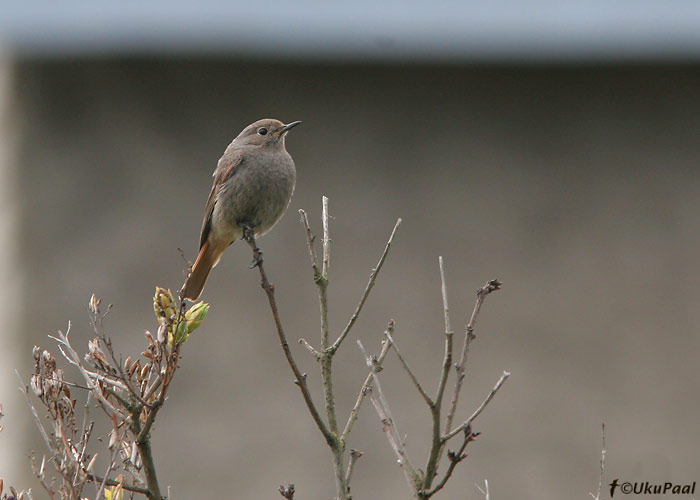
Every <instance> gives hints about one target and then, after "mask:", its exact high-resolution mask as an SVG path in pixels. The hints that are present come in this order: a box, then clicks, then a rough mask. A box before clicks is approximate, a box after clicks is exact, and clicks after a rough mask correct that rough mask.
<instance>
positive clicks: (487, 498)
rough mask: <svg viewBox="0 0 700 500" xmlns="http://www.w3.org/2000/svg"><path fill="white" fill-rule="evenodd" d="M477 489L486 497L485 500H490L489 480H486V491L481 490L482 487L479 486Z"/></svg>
mask: <svg viewBox="0 0 700 500" xmlns="http://www.w3.org/2000/svg"><path fill="white" fill-rule="evenodd" d="M476 487H477V489H478V490H479V491H480V492H481V494H482V495H484V500H490V498H491V497H490V493H489V480H488V479H484V488H485V490H482V489H481V486H479V485H478V484H477V485H476Z"/></svg>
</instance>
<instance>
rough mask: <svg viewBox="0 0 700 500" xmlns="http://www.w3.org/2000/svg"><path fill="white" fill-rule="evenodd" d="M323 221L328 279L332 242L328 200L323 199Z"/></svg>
mask: <svg viewBox="0 0 700 500" xmlns="http://www.w3.org/2000/svg"><path fill="white" fill-rule="evenodd" d="M322 205H323V208H322V212H321V220H322V222H323V271H322V273H323V275H324V276H325V277H326V278H328V271H329V264H330V260H331V240H330V237H329V235H328V198H327V197H326V196H324V197H323V198H322Z"/></svg>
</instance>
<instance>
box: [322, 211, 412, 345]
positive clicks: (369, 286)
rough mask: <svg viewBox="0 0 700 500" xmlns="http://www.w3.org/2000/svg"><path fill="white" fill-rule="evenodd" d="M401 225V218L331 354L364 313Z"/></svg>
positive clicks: (397, 221)
mask: <svg viewBox="0 0 700 500" xmlns="http://www.w3.org/2000/svg"><path fill="white" fill-rule="evenodd" d="M399 224H401V219H400V218H399V219H396V224H394V229H393V230H392V231H391V235H390V236H389V241H387V243H386V246H385V247H384V251H383V252H382V256H381V257H380V258H379V262H378V263H377V266H376V267H375V268H374V269H372V272H371V273H370V275H369V281H368V282H367V286H366V287H365V291H364V292H363V293H362V297H360V302H359V303H358V304H357V307H356V308H355V312H354V313H352V316H351V317H350V320H349V321H348V324H347V325H346V326H345V329H343V331H342V333H341V334H340V336H339V337H338V339H337V340H336V341H335V342H334V343H333V345H332V346H331V347H330V348H329V349H330V351H331V352H335V351H337V350H338V348H339V347H340V344H342V343H343V340H345V337H347V335H348V333H350V329H351V328H352V327H353V325H354V324H355V321H357V318H358V316H359V315H360V311H362V307H363V306H364V305H365V301H366V300H367V296H368V295H369V292H370V291H371V290H372V287H374V282H375V281H376V280H377V275H378V274H379V271H380V270H381V269H382V265H384V261H385V260H386V256H387V254H388V253H389V249H390V248H391V244H392V243H393V242H394V235H395V234H396V229H397V228H398V227H399Z"/></svg>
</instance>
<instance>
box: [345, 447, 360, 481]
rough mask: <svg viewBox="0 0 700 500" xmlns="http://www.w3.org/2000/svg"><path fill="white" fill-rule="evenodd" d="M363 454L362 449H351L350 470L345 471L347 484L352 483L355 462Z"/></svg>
mask: <svg viewBox="0 0 700 500" xmlns="http://www.w3.org/2000/svg"><path fill="white" fill-rule="evenodd" d="M362 455H363V453H362V452H361V451H360V450H356V449H354V448H353V449H352V450H350V462H348V471H347V472H346V473H345V484H347V485H349V484H350V478H351V477H352V471H353V470H354V469H355V463H356V462H357V460H358V459H359V458H360V457H361V456H362Z"/></svg>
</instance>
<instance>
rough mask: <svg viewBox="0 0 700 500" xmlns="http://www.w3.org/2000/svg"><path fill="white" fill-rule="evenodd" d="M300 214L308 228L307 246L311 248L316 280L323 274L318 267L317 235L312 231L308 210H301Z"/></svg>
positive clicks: (310, 252)
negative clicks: (315, 242) (307, 214)
mask: <svg viewBox="0 0 700 500" xmlns="http://www.w3.org/2000/svg"><path fill="white" fill-rule="evenodd" d="M299 215H300V216H301V223H302V224H303V225H304V229H305V230H306V246H307V248H308V249H309V257H311V267H312V268H313V270H314V281H316V280H318V279H319V278H320V277H321V276H322V274H321V270H320V269H319V268H318V257H316V250H315V249H314V240H315V239H316V237H315V236H314V235H313V233H312V232H311V226H309V218H308V217H307V216H306V212H305V211H304V210H299Z"/></svg>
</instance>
